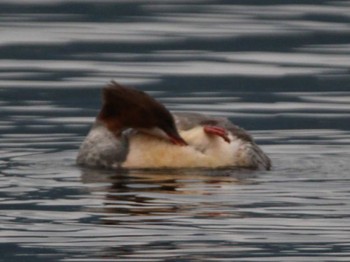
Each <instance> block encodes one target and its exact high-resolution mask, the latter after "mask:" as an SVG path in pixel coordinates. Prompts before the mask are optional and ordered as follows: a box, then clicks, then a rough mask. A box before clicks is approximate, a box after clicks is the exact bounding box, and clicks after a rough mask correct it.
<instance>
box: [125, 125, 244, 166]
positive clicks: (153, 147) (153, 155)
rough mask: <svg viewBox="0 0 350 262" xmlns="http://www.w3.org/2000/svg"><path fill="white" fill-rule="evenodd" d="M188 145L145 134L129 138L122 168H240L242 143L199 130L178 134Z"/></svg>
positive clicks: (242, 152)
mask: <svg viewBox="0 0 350 262" xmlns="http://www.w3.org/2000/svg"><path fill="white" fill-rule="evenodd" d="M180 135H181V137H182V138H184V140H185V141H186V142H187V143H188V144H189V145H188V146H177V145H173V144H171V143H169V142H168V141H165V140H160V139H156V138H155V137H151V136H148V135H145V134H140V133H139V134H137V135H134V136H132V137H130V143H129V154H128V156H127V159H126V161H125V162H124V163H123V164H122V166H123V167H125V168H161V167H169V168H192V167H208V168H215V167H223V166H239V165H242V166H244V165H245V164H244V150H242V147H244V142H243V141H241V140H240V139H236V138H235V137H232V136H231V135H230V139H231V143H227V142H225V141H224V140H223V139H222V138H221V137H218V136H212V135H207V134H206V133H205V132H204V131H203V128H202V127H196V128H193V129H190V130H187V131H182V132H180Z"/></svg>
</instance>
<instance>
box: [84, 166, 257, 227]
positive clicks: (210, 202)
mask: <svg viewBox="0 0 350 262" xmlns="http://www.w3.org/2000/svg"><path fill="white" fill-rule="evenodd" d="M255 176H256V175H255V174H254V172H253V171H251V170H244V169H219V170H218V169H215V170H213V169H180V170H176V169H168V170H167V169H163V170H132V171H122V172H121V171H101V170H97V169H83V170H82V181H83V182H84V183H86V184H95V186H92V187H89V188H90V189H91V191H92V193H95V194H97V195H101V194H102V195H103V198H104V204H103V207H96V208H93V207H92V208H90V211H94V212H97V213H99V214H100V215H101V213H103V214H104V215H103V216H102V218H101V220H102V221H103V223H106V224H120V223H130V222H131V221H133V222H132V223H138V222H142V220H143V218H141V217H140V216H143V217H144V219H145V220H149V219H155V220H157V219H158V220H159V219H160V220H161V217H162V216H174V215H180V216H190V217H193V216H196V217H198V216H209V217H211V216H212V217H220V216H225V217H227V216H234V217H236V216H237V215H236V214H234V210H232V209H231V208H230V209H229V210H228V211H227V212H224V211H220V209H221V208H218V205H220V199H217V198H216V197H215V195H216V192H217V191H225V190H227V188H225V187H232V186H233V185H237V186H239V185H244V184H253V183H256V181H254V180H252V178H254V177H255ZM101 183H102V185H101ZM210 196H213V199H210ZM222 204H223V203H221V205H222ZM136 216H138V218H137V219H135V217H136Z"/></svg>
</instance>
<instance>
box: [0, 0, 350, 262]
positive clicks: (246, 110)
mask: <svg viewBox="0 0 350 262" xmlns="http://www.w3.org/2000/svg"><path fill="white" fill-rule="evenodd" d="M349 14H350V5H349V3H348V1H326V0H323V1H321V0H320V1H314V0H313V1H307V0H303V1H298V3H295V1H273V0H271V1H264V3H261V1H225V0H212V1H205V0H192V1H175V0H170V1H142V0H139V1H132V2H131V1H117V2H114V1H99V2H98V3H97V2H96V1H58V0H57V1H55V0H52V1H49V0H46V1H45V0H41V1H39V0H31V1H25V2H24V1H2V2H1V3H0V29H1V39H0V108H1V110H0V201H1V202H0V236H1V237H0V253H1V258H0V260H2V261H36V262H37V261H256V262H258V261H259V262H261V261H269V262H270V261H293V262H294V261H348V259H349V257H350V241H349V237H348V236H349V234H350V232H349V231H350V227H349V225H350V219H349V214H350V205H349V201H348V200H349V197H350V190H349V188H350V179H349V175H348V172H349V171H348V170H349V168H350V164H349V156H350V149H349V144H350V124H349V116H350V107H349V102H350V86H349V83H350V82H349V69H350V62H349V61H350V57H349V56H350V30H349V28H350V15H349ZM111 79H115V80H116V81H119V82H121V83H123V84H129V85H133V86H136V87H138V88H140V89H142V90H145V91H146V92H148V93H150V94H151V95H153V96H155V97H156V98H157V99H159V100H160V101H162V102H163V103H164V104H166V106H167V107H168V108H170V109H171V110H174V111H195V112H202V113H207V114H211V115H220V116H226V117H228V118H230V119H231V120H232V121H233V122H234V123H236V124H238V125H240V126H242V127H244V128H245V129H247V130H249V131H250V132H251V133H252V135H253V136H254V137H255V139H256V141H257V142H258V143H259V144H260V145H261V147H262V148H263V149H264V151H266V152H267V153H268V155H269V156H270V157H271V158H272V161H273V165H274V166H273V170H272V171H270V172H267V171H250V170H237V169H223V170H177V171H176V170H175V171H164V170H159V171H157V172H141V171H139V172H136V171H135V172H130V173H120V172H115V171H106V170H94V169H85V168H79V167H77V166H76V165H75V156H76V153H77V149H78V147H79V145H80V143H81V142H82V140H83V139H84V137H85V135H86V133H87V132H88V130H89V128H90V125H91V123H92V122H93V120H94V117H95V116H96V114H97V112H98V108H99V106H100V98H99V96H100V91H101V88H102V87H103V86H104V85H105V84H106V83H108V81H110V80H111Z"/></svg>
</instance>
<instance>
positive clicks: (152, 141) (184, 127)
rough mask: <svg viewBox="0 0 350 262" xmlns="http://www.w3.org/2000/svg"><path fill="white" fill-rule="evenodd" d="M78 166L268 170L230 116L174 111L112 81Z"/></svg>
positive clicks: (268, 163) (263, 157) (262, 155)
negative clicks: (228, 117) (229, 118)
mask: <svg viewBox="0 0 350 262" xmlns="http://www.w3.org/2000/svg"><path fill="white" fill-rule="evenodd" d="M77 164H79V165H83V166H90V167H105V168H125V169H148V168H220V167H246V168H252V169H264V170H269V169H270V167H271V161H270V159H269V157H268V156H267V155H266V154H265V153H264V152H263V151H262V150H261V149H260V148H259V146H258V145H257V144H256V143H255V142H254V140H253V138H252V137H251V136H250V135H249V134H248V133H247V132H246V131H245V130H244V129H242V128H240V127H238V126H236V125H234V124H232V123H231V122H230V121H229V120H228V119H227V118H219V117H211V116H205V115H202V114H197V113H170V112H169V111H168V110H167V109H166V108H165V106H164V105H162V104H161V103H159V102H158V101H157V100H155V99H154V98H152V97H151V96H149V95H148V94H146V93H145V92H143V91H140V90H137V89H134V88H131V87H125V86H122V85H120V84H118V83H116V82H114V81H112V82H111V83H110V84H109V85H108V86H107V87H105V88H104V89H103V105H102V109H101V111H100V112H99V114H98V116H97V118H96V120H95V123H94V125H93V126H92V128H91V130H90V132H89V134H88V135H87V137H86V138H85V140H84V141H83V143H82V145H81V147H80V150H79V153H78V156H77Z"/></svg>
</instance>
